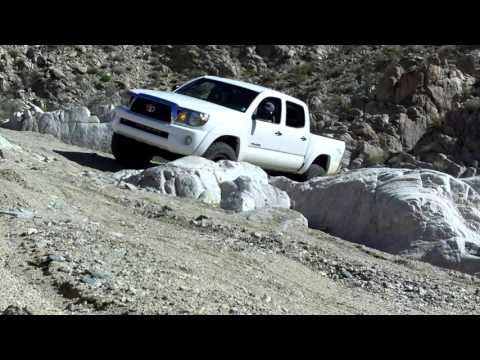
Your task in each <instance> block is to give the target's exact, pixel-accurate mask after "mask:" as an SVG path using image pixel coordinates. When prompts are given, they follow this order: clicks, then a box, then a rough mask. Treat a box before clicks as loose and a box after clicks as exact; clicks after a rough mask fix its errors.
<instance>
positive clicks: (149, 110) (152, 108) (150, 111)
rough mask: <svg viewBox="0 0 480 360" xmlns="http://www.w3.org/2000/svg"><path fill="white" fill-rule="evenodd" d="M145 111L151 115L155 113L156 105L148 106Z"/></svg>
mask: <svg viewBox="0 0 480 360" xmlns="http://www.w3.org/2000/svg"><path fill="white" fill-rule="evenodd" d="M145 110H147V112H149V113H153V112H155V105H152V104H147V105H146V106H145Z"/></svg>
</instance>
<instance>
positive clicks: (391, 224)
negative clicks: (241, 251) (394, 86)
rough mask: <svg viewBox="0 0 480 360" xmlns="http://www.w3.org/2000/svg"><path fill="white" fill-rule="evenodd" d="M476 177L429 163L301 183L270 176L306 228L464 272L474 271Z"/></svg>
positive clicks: (479, 205)
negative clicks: (436, 168)
mask: <svg viewBox="0 0 480 360" xmlns="http://www.w3.org/2000/svg"><path fill="white" fill-rule="evenodd" d="M479 183H480V180H479V179H478V178H470V179H467V180H463V179H462V180H461V179H455V178H454V177H452V176H450V175H447V174H444V173H441V172H437V171H433V170H425V169H420V170H416V169H414V170H409V169H386V168H371V169H361V170H357V171H351V172H349V173H346V174H342V175H339V176H336V177H329V178H317V179H314V180H311V181H309V182H307V183H296V182H293V181H290V180H288V179H286V178H284V177H278V178H272V179H271V184H272V185H274V186H276V187H278V188H280V189H282V190H284V191H286V192H287V193H288V195H289V196H290V198H291V200H292V206H293V209H295V210H297V211H299V212H301V213H302V214H303V215H304V216H305V217H306V218H307V219H308V221H309V224H310V226H311V227H313V228H317V229H323V230H325V231H328V232H329V233H331V234H333V235H336V236H339V237H341V238H343V239H346V240H349V241H352V242H356V243H361V244H364V245H367V246H370V247H373V248H376V249H379V250H382V251H386V252H390V253H393V254H402V255H408V256H412V257H414V258H417V259H421V260H424V261H427V262H430V263H432V264H436V265H439V266H444V267H448V268H453V269H458V270H462V271H466V272H470V273H476V272H480V193H479V191H480V189H479V185H478V184H479Z"/></svg>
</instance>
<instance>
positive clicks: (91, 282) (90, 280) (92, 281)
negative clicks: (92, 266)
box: [80, 275, 123, 301]
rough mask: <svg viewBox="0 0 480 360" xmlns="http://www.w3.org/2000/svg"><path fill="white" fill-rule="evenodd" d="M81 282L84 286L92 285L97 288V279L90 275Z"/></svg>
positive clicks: (83, 277)
mask: <svg viewBox="0 0 480 360" xmlns="http://www.w3.org/2000/svg"><path fill="white" fill-rule="evenodd" d="M80 281H81V282H83V283H84V284H88V285H91V286H95V285H96V284H97V279H96V278H94V277H93V276H90V275H85V276H82V278H81V279H80ZM122 301H123V300H122Z"/></svg>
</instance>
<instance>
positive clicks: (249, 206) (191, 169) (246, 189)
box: [114, 156, 290, 211]
mask: <svg viewBox="0 0 480 360" xmlns="http://www.w3.org/2000/svg"><path fill="white" fill-rule="evenodd" d="M114 176H115V178H116V179H118V180H119V181H121V182H125V183H129V184H133V185H134V186H136V187H141V188H149V189H153V190H155V191H158V192H160V193H162V194H168V195H173V196H179V197H186V198H191V199H196V200H200V201H203V202H205V203H210V204H218V205H220V206H221V207H222V208H223V209H225V210H233V211H249V210H254V209H261V208H264V207H282V208H289V207H290V199H289V197H288V195H287V194H286V193H285V192H283V191H281V190H278V189H277V188H275V187H273V186H271V185H270V184H269V183H268V176H267V174H266V173H265V172H264V171H263V170H262V169H260V168H258V167H256V166H254V165H251V164H249V163H237V162H232V161H226V160H224V161H220V162H218V163H215V162H213V161H210V160H207V159H204V158H201V157H197V156H188V157H184V158H181V159H179V160H176V161H172V162H170V163H166V164H162V165H159V166H155V167H152V168H149V169H146V170H143V171H132V170H130V171H127V172H125V171H121V172H120V173H118V174H116V175H114Z"/></svg>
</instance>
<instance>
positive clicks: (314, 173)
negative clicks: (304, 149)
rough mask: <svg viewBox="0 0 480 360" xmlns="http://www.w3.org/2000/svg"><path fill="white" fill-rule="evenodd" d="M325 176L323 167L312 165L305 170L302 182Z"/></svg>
mask: <svg viewBox="0 0 480 360" xmlns="http://www.w3.org/2000/svg"><path fill="white" fill-rule="evenodd" d="M325 174H326V171H325V169H324V168H323V167H321V166H320V165H318V164H312V165H310V168H309V169H308V170H307V172H306V173H305V174H304V175H303V179H304V181H308V180H310V179H313V178H316V177H322V176H325Z"/></svg>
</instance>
